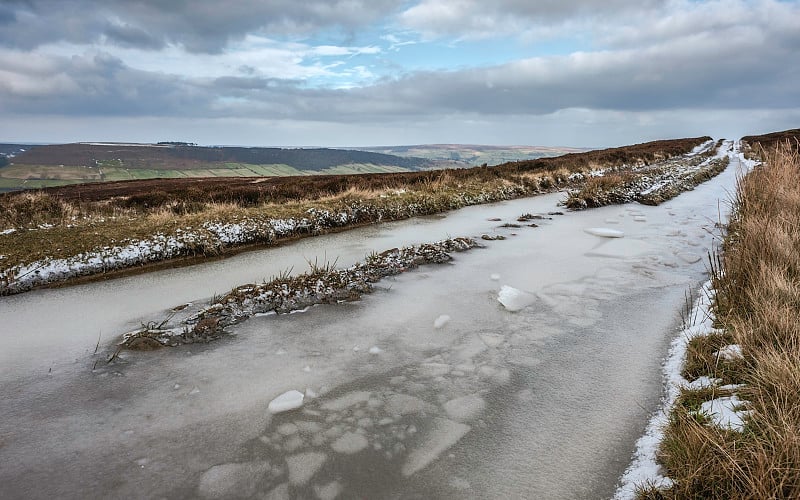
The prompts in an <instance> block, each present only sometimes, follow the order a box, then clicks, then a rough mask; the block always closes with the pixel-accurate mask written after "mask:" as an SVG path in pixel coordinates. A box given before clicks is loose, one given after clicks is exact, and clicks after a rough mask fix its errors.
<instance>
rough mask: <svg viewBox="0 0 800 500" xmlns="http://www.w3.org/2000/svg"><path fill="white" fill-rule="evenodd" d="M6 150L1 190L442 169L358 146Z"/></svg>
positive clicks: (0, 163)
mask: <svg viewBox="0 0 800 500" xmlns="http://www.w3.org/2000/svg"><path fill="white" fill-rule="evenodd" d="M0 154H3V156H2V157H0V191H8V190H15V189H28V188H44V187H52V186H61V185H67V184H78V183H83V182H102V181H116V180H141V179H153V178H183V177H265V176H285V175H314V174H321V173H322V174H358V173H386V172H409V171H415V170H421V169H429V168H437V163H436V162H435V161H432V160H428V159H424V158H417V157H413V156H402V157H401V156H396V155H390V154H385V153H379V152H371V151H360V150H352V149H328V148H308V149H306V148H292V149H290V148H246V147H229V146H219V147H216V146H214V147H205V146H196V145H193V144H191V143H183V142H162V143H158V144H132V143H103V142H95V143H74V144H51V145H24V144H22V145H20V144H2V145H0Z"/></svg>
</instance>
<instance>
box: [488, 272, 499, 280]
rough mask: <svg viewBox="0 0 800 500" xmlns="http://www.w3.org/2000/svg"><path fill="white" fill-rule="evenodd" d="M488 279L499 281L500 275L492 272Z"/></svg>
mask: <svg viewBox="0 0 800 500" xmlns="http://www.w3.org/2000/svg"><path fill="white" fill-rule="evenodd" d="M489 279H490V280H492V281H500V275H499V274H497V273H492V275H491V276H489Z"/></svg>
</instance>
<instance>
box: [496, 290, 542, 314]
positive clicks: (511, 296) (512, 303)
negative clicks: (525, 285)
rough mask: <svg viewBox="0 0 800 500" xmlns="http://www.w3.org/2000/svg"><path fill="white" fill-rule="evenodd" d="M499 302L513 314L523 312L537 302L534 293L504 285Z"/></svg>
mask: <svg viewBox="0 0 800 500" xmlns="http://www.w3.org/2000/svg"><path fill="white" fill-rule="evenodd" d="M497 300H498V302H500V303H501V304H503V307H505V308H506V309H507V310H509V311H511V312H516V311H521V310H522V309H525V308H526V307H528V306H529V305H531V304H533V303H534V302H535V301H536V296H535V295H533V294H532V293H528V292H525V291H523V290H518V289H516V288H514V287H511V286H508V285H503V286H502V287H501V288H500V291H499V292H498V293H497Z"/></svg>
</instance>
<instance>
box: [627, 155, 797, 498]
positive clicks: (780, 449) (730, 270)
mask: <svg viewBox="0 0 800 500" xmlns="http://www.w3.org/2000/svg"><path fill="white" fill-rule="evenodd" d="M765 159H766V163H765V164H764V165H763V166H761V167H758V168H756V170H754V171H753V172H751V173H750V174H749V175H747V176H746V177H744V178H743V179H741V180H740V182H739V186H738V189H737V194H736V195H735V199H734V200H733V201H734V204H735V205H734V206H735V208H736V210H737V211H736V213H735V216H734V217H733V219H732V221H731V223H730V227H729V236H728V238H727V241H726V245H725V253H724V256H723V259H722V269H723V272H720V273H715V274H716V276H715V280H714V281H715V283H714V284H715V287H716V289H717V299H716V311H715V313H716V317H717V321H718V323H719V326H720V327H721V328H722V329H723V330H724V331H725V333H724V336H727V337H729V338H727V339H724V341H725V342H728V341H731V342H735V343H737V344H739V345H741V347H742V352H743V355H744V359H742V360H740V361H739V362H738V363H739V364H738V366H736V369H735V370H731V369H730V367H728V368H727V369H725V368H724V367H720V368H718V367H717V366H716V365H714V364H713V363H710V362H709V361H708V358H707V357H706V355H707V352H708V349H705V348H704V347H703V346H702V345H698V346H695V349H694V351H693V350H692V349H690V350H689V355H688V363H687V367H689V368H690V369H691V370H696V369H697V368H699V367H701V366H702V365H703V364H705V365H706V366H705V367H704V368H705V369H706V370H707V373H706V374H707V375H710V376H720V375H724V379H725V383H741V384H745V386H744V387H743V388H742V389H741V390H740V391H739V395H740V397H741V399H743V400H746V401H748V406H747V409H748V410H750V413H749V416H748V417H747V418H746V420H745V429H744V432H742V433H739V432H734V431H730V430H723V429H719V428H716V427H714V426H711V425H707V424H706V423H705V422H704V417H702V416H698V415H697V414H696V413H693V412H692V409H693V408H692V407H693V406H694V404H693V403H692V401H691V399H692V398H691V394H690V393H689V392H688V391H685V392H684V393H683V394H682V396H681V398H679V401H678V405H677V407H676V409H675V411H674V413H673V415H672V417H671V420H670V424H669V426H668V428H667V430H666V434H665V440H664V442H663V443H662V449H661V457H660V458H661V460H662V462H663V464H664V465H665V467H666V468H667V471H668V475H669V476H670V477H671V478H672V479H674V480H675V486H674V487H673V488H672V489H671V490H669V491H662V492H657V491H655V490H649V491H646V492H643V493H642V496H643V497H647V498H764V499H766V498H800V183H798V178H800V157H799V156H798V151H797V150H796V149H792V148H790V147H788V146H779V147H776V148H775V149H773V150H772V151H770V152H769V153H768V154H767V155H766V158H765ZM703 342H706V343H714V340H704V341H703ZM704 353H706V354H704ZM704 357H705V361H703V358H704ZM709 364H711V365H712V366H708V365H709ZM717 396H718V395H717Z"/></svg>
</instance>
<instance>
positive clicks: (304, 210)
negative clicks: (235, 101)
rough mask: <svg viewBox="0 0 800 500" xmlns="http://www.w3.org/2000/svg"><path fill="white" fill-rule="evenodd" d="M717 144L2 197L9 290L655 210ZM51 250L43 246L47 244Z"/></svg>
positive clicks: (707, 162) (97, 186) (109, 185)
mask: <svg viewBox="0 0 800 500" xmlns="http://www.w3.org/2000/svg"><path fill="white" fill-rule="evenodd" d="M718 149H719V144H718V145H717V147H715V144H714V142H713V141H712V140H711V138H710V137H698V138H692V139H677V140H667V141H655V142H650V143H645V144H638V145H633V146H626V147H621V148H611V149H605V150H598V151H590V152H586V153H573V154H567V155H564V156H560V157H553V158H543V159H539V160H529V161H522V162H511V163H506V164H503V165H499V166H496V167H475V168H469V169H449V170H435V171H423V172H401V173H392V174H363V175H317V176H301V177H260V178H257V179H252V178H219V177H218V178H178V179H159V180H143V181H114V182H104V183H89V184H79V185H73V186H63V187H56V188H49V189H44V190H39V191H24V192H22V193H6V194H3V195H0V207H2V211H0V214H2V215H0V217H2V218H1V219H0V225H2V228H3V229H2V230H0V231H2V234H0V255H2V256H3V257H2V260H0V266H2V268H1V269H0V293H17V292H20V291H24V290H27V289H30V288H31V287H34V286H40V285H47V284H52V283H56V282H62V281H64V280H68V279H74V278H77V277H81V276H88V275H102V274H108V273H113V272H118V271H120V270H125V269H131V268H136V269H139V268H140V266H142V265H145V264H154V263H163V262H165V261H169V260H171V259H187V258H188V259H190V260H193V259H202V258H206V257H215V256H219V255H221V254H224V253H227V252H230V251H232V250H235V249H241V248H244V247H247V246H251V245H272V244H276V243H279V242H282V241H288V240H290V239H292V238H297V237H301V236H307V235H313V234H319V233H323V232H328V231H336V230H341V229H343V228H346V227H353V226H358V225H362V224H368V223H373V222H378V221H382V220H397V219H405V218H408V217H412V216H417V215H429V214H434V213H439V212H443V211H445V210H452V209H455V208H460V207H464V206H468V205H475V204H480V203H487V202H492V201H500V200H508V199H514V198H519V197H523V196H530V195H533V194H537V193H546V192H553V191H559V190H565V189H566V190H570V195H569V199H568V200H565V203H566V205H567V206H568V207H570V208H576V209H580V208H586V207H592V206H601V205H605V204H611V203H623V202H627V201H641V202H643V203H648V204H657V203H659V202H660V201H662V200H663V199H669V198H671V197H674V196H675V195H677V194H678V193H680V192H682V191H685V190H687V189H691V188H692V187H693V186H695V185H696V184H698V183H700V182H702V181H703V180H705V179H708V178H710V177H712V176H714V175H716V174H717V173H719V172H720V171H722V170H723V169H724V168H725V167H726V166H727V156H725V155H724V153H725V152H719V151H718ZM43 241H44V242H47V243H46V244H45V245H42V242H43Z"/></svg>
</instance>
